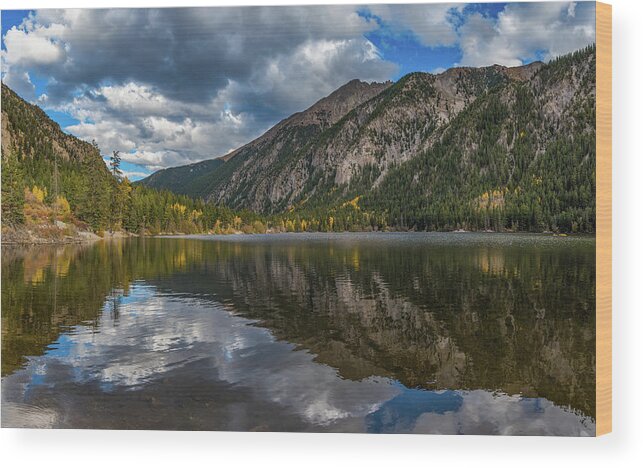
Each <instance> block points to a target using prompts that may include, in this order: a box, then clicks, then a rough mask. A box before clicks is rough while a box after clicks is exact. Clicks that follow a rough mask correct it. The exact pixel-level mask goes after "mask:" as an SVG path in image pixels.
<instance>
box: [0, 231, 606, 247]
mask: <svg viewBox="0 0 643 468" xmlns="http://www.w3.org/2000/svg"><path fill="white" fill-rule="evenodd" d="M301 234H308V235H311V234H312V235H323V236H334V235H338V236H344V235H347V234H374V235H380V234H456V235H462V234H472V235H482V234H502V235H535V236H547V237H561V238H569V237H582V238H587V237H596V233H592V232H579V233H574V234H568V233H554V232H547V231H544V232H531V231H465V230H454V231H401V230H400V231H395V230H384V231H341V232H335V231H331V232H326V231H302V232H279V231H273V232H265V233H251V234H247V233H244V232H242V231H238V232H233V233H229V234H214V233H197V234H185V233H162V234H153V235H152V234H150V235H140V234H132V233H128V232H124V231H116V232H113V233H111V234H110V233H105V234H104V235H103V236H102V237H101V236H99V235H97V234H95V233H93V232H91V231H78V232H76V233H75V234H74V235H63V236H62V238H61V237H60V235H57V236H48V237H47V236H42V235H39V233H34V232H33V231H31V230H29V229H24V230H22V229H20V230H15V229H11V230H8V228H5V229H3V233H2V237H1V238H0V245H2V246H29V245H33V246H36V245H73V244H91V243H94V242H98V241H103V240H105V241H111V240H117V239H129V238H132V237H140V238H150V239H154V238H156V239H172V238H176V239H200V238H206V237H207V238H222V239H223V238H228V237H255V236H266V237H272V236H278V235H292V236H297V235H301ZM7 237H9V240H6V239H7Z"/></svg>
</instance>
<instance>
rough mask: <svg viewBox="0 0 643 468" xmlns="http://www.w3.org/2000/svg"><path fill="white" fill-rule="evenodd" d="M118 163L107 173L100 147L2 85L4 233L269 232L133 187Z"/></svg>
mask: <svg viewBox="0 0 643 468" xmlns="http://www.w3.org/2000/svg"><path fill="white" fill-rule="evenodd" d="M119 161H120V158H119V156H118V154H115V155H113V156H112V158H111V161H110V167H111V170H110V169H109V168H108V167H107V165H106V164H105V162H104V161H103V159H102V157H101V156H100V151H99V149H98V147H97V146H96V145H95V144H90V143H87V142H84V141H81V140H79V139H77V138H75V137H73V136H71V135H68V134H66V133H64V132H63V131H62V130H61V129H60V127H59V126H58V124H56V123H55V122H53V121H52V120H51V119H50V118H49V117H48V116H47V115H46V114H45V113H44V112H43V111H42V110H41V109H39V108H38V107H37V106H34V105H32V104H29V103H28V102H26V101H24V100H23V99H21V98H20V97H19V96H18V95H17V94H15V93H14V92H13V91H12V90H11V89H9V88H8V87H7V86H6V85H4V84H3V85H2V223H3V227H9V228H16V227H20V226H26V227H33V228H39V229H40V230H41V231H43V230H48V234H50V235H51V236H52V237H54V238H56V237H61V236H64V235H70V234H73V232H74V231H76V230H78V229H80V230H87V229H90V230H92V231H94V232H98V233H101V232H102V231H107V230H113V231H120V230H126V231H129V232H135V233H139V232H143V233H151V234H156V233H161V232H168V233H172V232H183V233H193V232H206V231H210V230H212V231H217V232H228V231H232V230H242V229H243V230H246V231H258V232H263V231H265V226H264V225H263V224H262V223H261V222H260V221H259V218H258V217H257V216H256V215H254V214H253V213H250V212H247V211H241V212H233V211H231V210H229V209H227V208H225V207H221V206H214V205H213V204H208V203H205V202H204V201H202V200H196V199H193V198H190V197H188V196H184V195H177V194H175V193H173V192H170V191H168V190H160V191H159V190H154V189H151V188H148V187H144V186H136V187H132V184H130V182H129V180H127V178H124V177H122V174H121V172H120V169H119ZM56 221H57V222H58V223H56ZM58 227H60V229H58ZM58 231H60V232H58Z"/></svg>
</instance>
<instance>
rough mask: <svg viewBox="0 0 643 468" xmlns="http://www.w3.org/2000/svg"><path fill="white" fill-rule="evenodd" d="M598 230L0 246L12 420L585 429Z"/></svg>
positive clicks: (276, 427)
mask: <svg viewBox="0 0 643 468" xmlns="http://www.w3.org/2000/svg"><path fill="white" fill-rule="evenodd" d="M594 252H595V243H594V239H593V238H567V239H563V238H551V237H546V236H531V235H498V234H489V235H486V234H452V233H451V234H410V233H409V234H397V233H396V234H393V233H392V234H382V233H379V234H376V233H374V234H334V235H319V234H314V235H313V234H311V235H305V234H304V235H301V234H300V235H269V236H228V237H223V238H221V237H211V238H190V239H177V238H168V239H131V240H124V241H121V242H111V243H107V242H100V243H97V244H95V245H92V246H66V247H32V248H28V249H19V248H5V247H3V251H2V312H3V313H2V375H3V379H2V390H3V391H2V425H3V426H5V427H15V426H18V427H77V428H118V429H128V428H131V429H177V430H196V429H203V430H263V431H343V432H400V433H405V432H419V433H442V434H474V433H475V434H527V435H532V434H553V435H573V436H576V435H593V434H594V431H595V424H594V415H595V407H594V400H595V388H594V379H595V371H594V361H595V351H594V340H595V305H594V304H595V295H594V284H595V264H594Z"/></svg>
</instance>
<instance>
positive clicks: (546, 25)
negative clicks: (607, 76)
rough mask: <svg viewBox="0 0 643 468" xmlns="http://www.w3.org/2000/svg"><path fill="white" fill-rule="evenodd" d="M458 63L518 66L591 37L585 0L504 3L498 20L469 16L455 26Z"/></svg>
mask: <svg viewBox="0 0 643 468" xmlns="http://www.w3.org/2000/svg"><path fill="white" fill-rule="evenodd" d="M459 34H460V47H461V50H462V60H461V64H462V65H469V66H485V65H490V64H494V63H497V64H500V65H506V66H516V65H521V64H523V63H524V62H525V61H531V60H534V59H535V58H536V54H537V53H540V54H542V56H543V58H544V59H545V60H549V59H551V58H553V57H556V56H558V55H563V54H566V53H568V52H572V51H574V50H577V49H580V48H581V47H584V46H586V45H587V44H590V43H592V42H594V41H595V34H596V33H595V10H594V4H593V3H590V2H581V3H578V4H577V3H575V2H542V3H541V2H538V3H509V4H507V6H506V7H505V8H504V9H503V10H502V11H501V12H500V13H499V15H498V17H497V18H493V17H489V16H484V15H482V14H480V13H473V14H471V15H470V16H469V17H468V18H467V20H466V21H465V22H464V24H463V25H462V27H461V28H460V29H459Z"/></svg>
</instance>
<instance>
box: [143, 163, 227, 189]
mask: <svg viewBox="0 0 643 468" xmlns="http://www.w3.org/2000/svg"><path fill="white" fill-rule="evenodd" d="M224 162H225V160H224V159H223V158H217V159H207V160H205V161H201V162H197V163H194V164H188V165H186V166H179V167H170V168H167V169H161V170H160V171H156V172H155V173H153V174H151V175H149V176H147V177H146V178H144V179H142V180H140V181H139V182H138V183H140V184H143V185H146V186H148V187H151V188H156V189H167V190H171V191H172V192H174V193H179V194H190V193H192V192H193V190H194V185H195V180H196V179H198V178H199V177H201V176H203V175H210V174H212V172H213V171H214V170H215V169H216V168H217V167H219V166H220V165H221V164H223V163H224Z"/></svg>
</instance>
